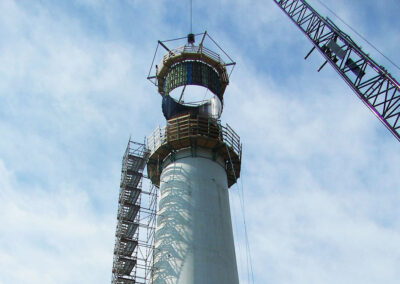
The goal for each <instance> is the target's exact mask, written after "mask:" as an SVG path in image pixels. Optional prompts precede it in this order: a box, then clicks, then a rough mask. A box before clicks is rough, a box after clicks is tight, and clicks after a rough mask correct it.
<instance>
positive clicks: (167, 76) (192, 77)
mask: <svg viewBox="0 0 400 284" xmlns="http://www.w3.org/2000/svg"><path fill="white" fill-rule="evenodd" d="M209 54H210V55H209ZM156 77H157V81H158V82H157V84H158V92H159V93H160V94H161V95H162V96H166V95H169V93H170V92H171V91H172V90H173V89H175V88H177V87H180V86H184V85H198V86H203V87H205V88H207V89H209V90H210V91H211V92H212V93H213V94H215V95H216V96H217V97H218V98H219V100H220V101H221V102H223V95H224V92H225V89H226V86H227V85H228V84H229V77H228V74H227V71H226V67H225V63H224V62H222V61H221V60H220V59H219V56H218V55H216V54H213V53H212V52H211V51H210V50H208V49H206V48H204V47H198V46H191V47H188V46H184V47H181V48H178V49H176V50H172V51H170V52H169V53H168V54H166V55H165V56H164V58H163V60H162V61H161V63H160V66H159V67H157V70H156Z"/></svg>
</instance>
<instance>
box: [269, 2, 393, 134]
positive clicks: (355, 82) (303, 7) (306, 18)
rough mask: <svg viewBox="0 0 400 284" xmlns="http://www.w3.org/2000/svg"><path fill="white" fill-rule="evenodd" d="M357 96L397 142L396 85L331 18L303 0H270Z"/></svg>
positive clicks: (385, 71) (381, 67)
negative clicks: (300, 31)
mask: <svg viewBox="0 0 400 284" xmlns="http://www.w3.org/2000/svg"><path fill="white" fill-rule="evenodd" d="M274 2H275V3H276V4H277V5H278V6H279V7H280V8H281V9H282V10H283V11H284V12H285V13H286V14H287V15H288V16H289V18H290V19H291V20H292V21H293V22H294V23H295V24H296V25H297V26H298V27H299V28H300V29H301V30H302V31H303V32H304V34H305V35H306V36H307V37H308V38H309V39H310V40H311V42H312V43H313V44H314V47H313V49H312V50H311V51H310V52H309V54H308V55H307V56H306V58H307V57H308V56H309V55H310V53H311V52H312V51H313V50H314V49H315V48H317V49H318V50H319V51H320V53H321V54H322V55H323V56H324V57H325V59H326V61H325V63H324V64H323V65H322V66H321V68H322V67H323V66H324V65H325V64H326V63H327V62H329V63H330V64H331V65H332V66H333V67H334V68H335V70H336V71H337V72H338V73H339V74H340V76H341V77H342V78H343V79H344V80H345V81H346V83H347V84H348V85H349V86H350V87H351V88H352V89H353V90H354V92H355V93H356V94H357V95H358V96H359V98H360V99H361V100H362V101H363V102H364V103H365V104H366V105H367V106H368V107H369V108H370V109H371V110H372V111H373V112H374V113H375V115H376V116H377V117H378V118H379V119H380V120H381V121H382V123H383V124H384V125H385V126H386V127H387V128H388V129H389V130H390V131H391V132H392V133H393V135H394V136H395V137H396V138H397V139H398V140H399V141H400V120H399V118H400V84H399V83H398V82H397V81H396V80H395V79H394V78H393V77H392V76H391V75H390V74H389V73H388V71H387V70H386V69H385V68H384V67H383V66H381V65H379V64H377V63H376V62H375V61H374V60H373V59H372V58H370V57H369V56H368V55H367V54H366V53H365V52H363V51H362V50H361V48H360V47H359V46H358V45H357V44H356V43H355V42H354V41H353V40H352V39H351V38H350V36H348V35H347V34H345V33H344V32H342V31H341V30H340V29H339V28H338V27H337V26H336V25H335V24H334V23H333V22H332V21H331V20H329V19H328V18H323V17H322V16H321V15H319V14H318V12H317V11H315V10H314V9H313V8H312V7H311V6H310V5H309V4H308V3H307V2H306V1H304V0H274ZM321 68H320V69H321Z"/></svg>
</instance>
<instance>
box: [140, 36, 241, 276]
mask: <svg viewBox="0 0 400 284" xmlns="http://www.w3.org/2000/svg"><path fill="white" fill-rule="evenodd" d="M206 36H207V34H206V33H204V34H203V36H202V39H201V41H200V43H199V45H196V44H195V36H194V35H193V34H189V36H188V42H187V44H185V45H184V46H182V47H179V48H176V49H169V48H167V47H166V46H165V45H164V44H163V43H162V42H159V43H160V44H161V45H162V46H163V47H164V48H165V49H166V50H167V53H166V54H165V55H164V56H163V58H162V59H161V62H160V63H159V64H158V66H157V67H156V74H155V76H154V77H153V78H154V79H155V82H156V85H157V86H158V92H159V93H160V94H161V95H162V110H163V114H164V116H165V118H166V120H167V123H166V126H164V127H158V128H156V129H155V130H154V132H153V133H152V134H151V135H150V136H149V137H148V148H149V150H150V158H149V161H148V164H147V170H148V176H149V177H150V179H151V181H152V182H153V184H155V185H156V186H158V187H159V199H158V215H157V224H156V229H155V249H154V270H153V275H152V282H151V283H153V284H238V283H239V280H238V272H237V266H236V257H235V248H234V241H233V233H232V224H231V216H230V208H229V196H228V188H229V187H230V186H232V185H233V184H234V183H235V182H236V180H237V178H238V177H239V174H240V163H241V151H242V147H241V143H240V138H239V136H238V135H237V134H236V133H235V132H234V131H233V130H232V129H231V128H230V127H229V126H228V125H226V126H223V125H222V124H221V122H220V120H219V118H220V116H221V113H222V107H223V96H224V91H225V88H226V86H227V85H228V83H229V76H228V74H227V69H226V67H227V66H228V65H231V64H234V63H225V62H224V61H223V60H222V59H221V57H220V55H219V54H217V53H215V52H213V51H212V50H210V49H207V48H206V47H205V46H204V45H203V42H204V39H205V38H206ZM193 85H197V86H201V87H202V88H204V91H205V92H207V93H208V94H209V97H208V98H207V99H206V100H201V101H200V102H199V101H197V102H193V101H191V100H190V96H191V95H192V94H191V92H192V91H193V92H194V91H195V89H193ZM187 86H188V88H186V87H187ZM174 90H175V91H176V90H181V91H179V93H180V96H178V97H179V98H178V97H174V96H173V95H172V91H174Z"/></svg>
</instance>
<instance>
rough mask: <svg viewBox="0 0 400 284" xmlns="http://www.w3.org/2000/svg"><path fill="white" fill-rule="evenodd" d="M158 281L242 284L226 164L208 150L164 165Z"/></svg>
mask: <svg viewBox="0 0 400 284" xmlns="http://www.w3.org/2000/svg"><path fill="white" fill-rule="evenodd" d="M159 196H160V199H159V208H158V216H157V226H156V234H155V240H156V243H155V255H154V277H153V283H154V284H161V283H170V284H172V283H173V284H175V283H176V284H204V283H210V284H213V283H229V284H237V283H239V280H238V273H237V267H236V257H235V251H234V242H233V234H232V224H231V216H230V209H229V196H228V183H227V175H226V170H225V163H224V160H223V158H222V157H219V156H215V154H213V153H212V151H211V150H209V149H205V148H198V149H196V151H195V153H194V151H193V149H183V150H180V151H178V152H177V153H176V154H175V157H174V159H173V160H169V161H166V162H164V163H163V165H162V173H161V181H160V192H159Z"/></svg>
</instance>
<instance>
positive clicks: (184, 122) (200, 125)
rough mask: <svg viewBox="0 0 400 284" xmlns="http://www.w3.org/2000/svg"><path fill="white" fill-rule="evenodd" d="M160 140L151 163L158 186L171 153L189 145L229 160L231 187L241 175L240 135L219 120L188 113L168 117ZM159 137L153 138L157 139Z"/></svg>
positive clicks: (227, 167)
mask: <svg viewBox="0 0 400 284" xmlns="http://www.w3.org/2000/svg"><path fill="white" fill-rule="evenodd" d="M159 135H160V137H159V138H160V139H162V141H160V143H158V144H157V145H158V147H156V148H155V149H154V150H153V152H152V153H151V154H150V158H149V161H148V164H147V172H148V176H149V178H150V179H151V181H152V183H153V184H155V185H156V186H159V185H160V174H161V170H162V169H161V165H162V163H163V162H164V161H165V159H166V158H168V157H170V158H173V155H170V154H172V153H174V152H176V151H178V150H180V149H185V148H193V149H195V148H197V147H200V148H206V149H211V150H212V151H213V152H214V153H215V154H216V155H218V156H220V157H222V158H223V159H224V161H225V169H226V172H227V177H228V186H229V187H230V186H232V185H233V184H234V183H235V182H236V180H237V179H238V178H239V176H240V165H241V154H242V146H241V143H240V138H239V136H238V135H237V134H236V133H235V132H234V131H233V130H232V129H231V128H230V127H229V126H222V125H221V124H220V123H219V122H218V121H217V120H215V119H211V118H208V117H202V116H193V115H191V114H186V115H183V116H180V117H177V118H173V119H170V120H168V123H167V127H166V128H165V133H160V134H159ZM156 139H157V138H154V137H153V140H156Z"/></svg>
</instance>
